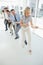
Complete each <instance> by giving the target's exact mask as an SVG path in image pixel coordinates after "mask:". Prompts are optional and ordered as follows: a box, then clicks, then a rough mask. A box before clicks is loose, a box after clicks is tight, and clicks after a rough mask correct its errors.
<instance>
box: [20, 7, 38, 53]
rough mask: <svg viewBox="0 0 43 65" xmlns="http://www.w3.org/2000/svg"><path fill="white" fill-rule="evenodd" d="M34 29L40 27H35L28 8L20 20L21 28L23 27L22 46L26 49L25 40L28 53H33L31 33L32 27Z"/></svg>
mask: <svg viewBox="0 0 43 65" xmlns="http://www.w3.org/2000/svg"><path fill="white" fill-rule="evenodd" d="M30 25H31V27H32V28H38V26H34V25H33V23H32V17H31V13H30V8H29V7H26V8H25V10H24V15H23V17H22V18H21V20H20V26H21V44H22V46H23V47H24V46H25V44H24V40H25V39H26V41H27V50H28V52H30V53H31V52H32V50H31V31H30V27H29V26H30Z"/></svg>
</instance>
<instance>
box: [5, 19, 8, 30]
mask: <svg viewBox="0 0 43 65" xmlns="http://www.w3.org/2000/svg"><path fill="white" fill-rule="evenodd" d="M4 24H5V30H8V20H7V19H5V20H4Z"/></svg>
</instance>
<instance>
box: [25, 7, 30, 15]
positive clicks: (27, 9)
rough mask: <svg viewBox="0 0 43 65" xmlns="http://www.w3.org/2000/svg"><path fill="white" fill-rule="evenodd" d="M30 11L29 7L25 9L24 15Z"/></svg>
mask: <svg viewBox="0 0 43 65" xmlns="http://www.w3.org/2000/svg"><path fill="white" fill-rule="evenodd" d="M29 10H30V7H26V8H25V10H24V14H25V15H26V12H27V11H29Z"/></svg>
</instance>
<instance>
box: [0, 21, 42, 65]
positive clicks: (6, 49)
mask: <svg viewBox="0 0 43 65" xmlns="http://www.w3.org/2000/svg"><path fill="white" fill-rule="evenodd" d="M0 22H1V21H0ZM31 38H32V42H31V48H32V55H29V54H28V53H27V51H26V46H25V47H24V48H22V46H21V44H20V43H19V39H18V40H15V39H14V35H13V36H11V35H10V33H9V31H7V32H5V31H4V27H3V24H2V23H1V26H0V65H43V38H41V37H40V36H38V35H36V34H34V33H33V32H32V36H31Z"/></svg>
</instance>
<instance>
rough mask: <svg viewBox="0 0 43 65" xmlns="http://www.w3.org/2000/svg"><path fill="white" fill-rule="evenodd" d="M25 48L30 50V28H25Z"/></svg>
mask: <svg viewBox="0 0 43 65" xmlns="http://www.w3.org/2000/svg"><path fill="white" fill-rule="evenodd" d="M26 40H27V49H28V50H29V51H30V50H31V32H30V29H27V30H26Z"/></svg>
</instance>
